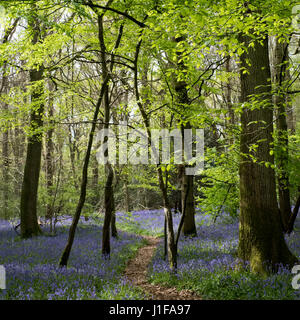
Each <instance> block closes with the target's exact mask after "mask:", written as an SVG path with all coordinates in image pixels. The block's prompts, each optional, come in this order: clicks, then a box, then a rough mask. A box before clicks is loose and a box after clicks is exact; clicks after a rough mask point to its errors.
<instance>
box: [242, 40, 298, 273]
mask: <svg viewBox="0 0 300 320" xmlns="http://www.w3.org/2000/svg"><path fill="white" fill-rule="evenodd" d="M240 40H241V43H242V42H244V44H245V47H246V48H247V50H248V52H247V53H246V52H245V53H244V54H243V55H242V56H241V103H243V104H244V107H243V110H242V115H241V141H240V142H241V147H240V151H241V160H240V168H239V170H240V225H239V250H238V254H239V257H240V258H241V259H242V260H244V261H250V268H251V270H252V271H253V272H257V273H260V274H266V273H267V272H268V270H269V269H268V267H269V266H271V267H272V268H273V269H276V264H278V263H283V264H287V265H292V264H293V263H295V262H296V261H297V259H296V258H295V257H294V256H293V255H292V253H291V252H290V251H289V249H288V247H287V245H286V243H285V240H284V236H283V232H282V228H281V223H280V216H279V213H278V207H277V200H276V184H275V173H274V170H273V168H272V166H273V163H274V158H273V156H272V155H271V154H270V151H271V146H270V145H271V143H272V142H273V139H272V134H273V107H272V96H271V83H270V80H269V79H270V78H271V75H270V65H269V56H268V40H267V36H266V37H265V39H264V40H263V44H262V45H261V44H260V43H259V42H258V41H256V42H255V44H254V47H253V48H252V47H251V46H250V45H249V44H250V42H251V40H252V38H250V37H248V36H241V38H240ZM247 62H248V63H249V65H248V63H247ZM244 70H248V72H243V71H244ZM253 94H256V95H257V96H256V97H255V101H256V102H260V108H259V109H258V108H257V107H255V108H252V102H253V98H251V95H253ZM251 145H257V146H258V147H257V149H256V150H255V151H253V150H251ZM251 156H252V157H255V160H256V161H253V159H252V158H251Z"/></svg>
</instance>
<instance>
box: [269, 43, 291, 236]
mask: <svg viewBox="0 0 300 320" xmlns="http://www.w3.org/2000/svg"><path fill="white" fill-rule="evenodd" d="M272 40H273V41H272V42H271V43H272V47H271V48H272V50H271V52H272V53H273V54H272V55H271V57H272V60H273V61H271V65H272V69H271V71H273V72H272V80H273V84H274V90H275V93H274V96H273V101H274V105H275V108H276V136H277V144H278V152H277V153H276V158H275V161H276V163H277V168H278V173H277V181H278V196H279V208H280V214H281V220H282V225H283V230H284V231H285V232H286V231H287V229H288V223H289V219H290V216H291V203H290V190H289V174H288V161H289V139H288V126H287V117H286V112H287V108H286V101H287V99H286V95H284V94H283V93H282V92H281V87H282V85H283V81H284V80H285V79H286V71H287V68H288V52H287V44H286V43H284V42H281V43H279V41H278V38H277V37H272Z"/></svg>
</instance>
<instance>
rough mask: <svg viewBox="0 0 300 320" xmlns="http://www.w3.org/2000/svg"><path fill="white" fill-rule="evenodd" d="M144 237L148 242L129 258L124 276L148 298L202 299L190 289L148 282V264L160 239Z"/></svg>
mask: <svg viewBox="0 0 300 320" xmlns="http://www.w3.org/2000/svg"><path fill="white" fill-rule="evenodd" d="M144 238H145V239H146V240H147V241H148V244H147V245H146V246H143V247H142V248H139V250H138V252H137V254H136V256H135V257H134V258H133V259H131V260H129V262H128V264H127V267H126V269H125V276H126V278H127V279H128V280H129V281H130V282H132V284H133V285H135V286H138V287H139V288H141V289H142V290H143V291H144V292H145V294H146V295H147V296H148V298H149V300H202V298H201V297H200V296H197V295H196V294H195V293H194V292H192V291H190V290H180V291H179V290H177V289H176V288H174V287H171V288H167V287H163V286H159V285H154V284H151V283H149V282H148V280H147V273H148V266H149V264H150V262H151V260H152V257H153V255H154V252H155V250H156V247H157V245H158V243H159V241H160V239H159V238H157V237H150V236H144Z"/></svg>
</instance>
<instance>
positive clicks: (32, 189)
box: [20, 17, 44, 238]
mask: <svg viewBox="0 0 300 320" xmlns="http://www.w3.org/2000/svg"><path fill="white" fill-rule="evenodd" d="M32 24H33V25H32V29H33V31H34V35H33V40H32V44H33V45H35V44H37V43H38V42H39V39H40V31H39V28H40V26H39V22H38V19H37V17H34V22H33V23H32ZM43 71H44V68H43V66H42V65H40V66H39V69H33V70H31V71H30V72H29V77H30V82H31V84H32V85H33V88H32V89H31V90H32V91H33V92H32V94H31V114H30V128H31V130H30V136H29V137H28V142H27V154H26V162H25V168H24V176H23V184H22V191H21V205H20V211H21V237H22V238H29V237H32V236H37V235H39V234H40V233H41V229H40V227H39V224H38V218H37V197H38V185H39V176H40V169H41V156H42V132H41V130H42V128H43V114H44V101H43V94H44V84H43V83H42V80H43Z"/></svg>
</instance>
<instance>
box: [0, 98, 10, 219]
mask: <svg viewBox="0 0 300 320" xmlns="http://www.w3.org/2000/svg"><path fill="white" fill-rule="evenodd" d="M3 109H4V110H5V111H7V110H8V105H7V104H4V106H3ZM2 159H3V162H2V172H3V182H4V190H3V212H4V219H8V212H9V208H8V200H9V189H10V181H9V129H8V128H6V130H5V131H4V132H3V135H2Z"/></svg>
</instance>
